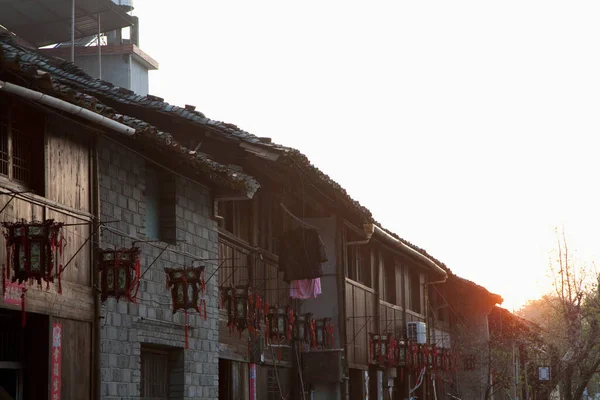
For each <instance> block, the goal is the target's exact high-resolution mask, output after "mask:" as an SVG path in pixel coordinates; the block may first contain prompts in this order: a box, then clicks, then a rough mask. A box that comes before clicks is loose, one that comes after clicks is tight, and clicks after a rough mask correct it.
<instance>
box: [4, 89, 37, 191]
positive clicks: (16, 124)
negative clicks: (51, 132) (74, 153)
mask: <svg viewBox="0 0 600 400" xmlns="http://www.w3.org/2000/svg"><path fill="white" fill-rule="evenodd" d="M44 131H45V120H44V115H43V114H42V113H40V112H39V111H38V110H37V109H35V108H34V107H31V106H29V105H26V104H23V103H19V102H16V101H11V102H9V101H8V99H0V176H4V177H7V178H8V179H9V180H11V181H14V182H17V183H19V184H21V185H24V186H26V187H28V188H30V189H33V190H34V191H35V192H36V193H37V194H39V195H43V194H44V193H43V192H44V176H45V168H44V134H45V132H44Z"/></svg>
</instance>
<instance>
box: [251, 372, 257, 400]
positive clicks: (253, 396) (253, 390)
mask: <svg viewBox="0 0 600 400" xmlns="http://www.w3.org/2000/svg"><path fill="white" fill-rule="evenodd" d="M250 400H256V364H250Z"/></svg>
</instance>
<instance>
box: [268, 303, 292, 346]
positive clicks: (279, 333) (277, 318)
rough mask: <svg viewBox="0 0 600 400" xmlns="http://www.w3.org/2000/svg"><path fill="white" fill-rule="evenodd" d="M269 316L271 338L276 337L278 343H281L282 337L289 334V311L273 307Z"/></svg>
mask: <svg viewBox="0 0 600 400" xmlns="http://www.w3.org/2000/svg"><path fill="white" fill-rule="evenodd" d="M267 318H268V321H269V336H270V339H271V340H273V339H275V340H277V343H280V342H281V341H282V338H285V337H286V335H287V327H288V313H287V312H286V311H285V310H284V309H283V308H281V307H271V309H270V310H269V314H268V316H267Z"/></svg>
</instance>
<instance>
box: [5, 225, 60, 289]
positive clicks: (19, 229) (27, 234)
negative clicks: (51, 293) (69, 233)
mask: <svg viewBox="0 0 600 400" xmlns="http://www.w3.org/2000/svg"><path fill="white" fill-rule="evenodd" d="M2 226H3V227H4V237H5V238H6V265H7V269H6V279H10V280H11V281H12V282H18V283H23V282H27V281H30V282H33V281H35V282H37V284H38V285H40V286H41V285H42V281H44V282H46V289H48V288H49V284H50V282H54V277H55V276H56V277H57V278H58V285H59V293H60V292H61V285H60V275H61V272H62V271H61V268H62V265H60V264H59V265H57V264H58V262H57V255H60V256H62V250H63V242H64V240H63V236H62V226H63V223H60V222H54V220H52V219H49V220H45V221H44V222H29V223H28V222H25V221H24V220H22V221H20V222H3V223H2ZM56 250H58V252H56ZM55 269H56V271H55ZM11 275H12V276H11Z"/></svg>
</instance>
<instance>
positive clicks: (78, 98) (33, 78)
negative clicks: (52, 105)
mask: <svg viewBox="0 0 600 400" xmlns="http://www.w3.org/2000/svg"><path fill="white" fill-rule="evenodd" d="M0 64H1V65H2V66H3V67H4V68H6V69H7V70H9V71H11V73H12V74H14V75H17V76H19V77H21V78H25V79H26V80H27V81H28V82H29V84H30V85H31V86H33V88H34V89H35V90H38V91H41V92H43V93H46V94H49V95H51V96H54V97H57V98H60V99H62V100H65V101H68V102H70V103H72V104H75V105H78V106H81V107H83V108H86V109H89V110H91V111H94V112H96V113H98V114H101V115H103V116H105V117H108V118H111V119H113V120H116V121H118V122H120V123H122V124H124V125H127V126H129V127H132V128H134V129H135V130H136V137H139V138H144V139H149V140H151V141H152V142H154V144H155V145H156V146H159V148H162V149H165V150H168V151H169V152H171V154H173V155H176V156H177V157H178V158H179V159H181V160H184V161H186V162H187V163H188V164H189V165H191V166H193V167H195V168H196V171H197V172H198V173H201V174H202V175H203V176H204V177H206V178H208V179H209V180H211V181H212V182H214V183H215V184H218V185H219V186H223V187H227V188H230V189H234V190H239V191H241V192H243V193H246V194H248V195H250V196H252V195H254V193H255V192H256V191H257V190H258V187H259V184H258V182H257V181H256V180H255V179H254V178H252V177H250V176H248V175H246V174H244V173H241V172H238V171H234V170H232V169H230V168H228V167H226V166H225V165H222V164H220V163H218V162H216V161H214V160H211V159H210V158H209V157H208V156H207V155H205V154H202V153H198V152H192V151H190V150H189V149H187V148H185V147H184V146H182V145H180V144H179V143H178V142H177V141H176V140H175V139H174V138H173V137H172V136H171V135H170V134H169V133H167V132H163V131H160V130H158V129H157V128H156V127H154V126H153V125H151V124H149V123H147V122H144V121H142V120H140V119H137V118H133V117H130V116H127V115H123V114H119V113H117V111H116V110H115V109H114V108H112V107H109V106H107V105H105V104H103V103H102V102H100V101H99V100H98V99H97V98H96V97H94V96H92V95H90V94H87V93H85V91H83V90H77V88H74V87H73V85H67V84H65V83H64V82H63V81H62V80H61V79H57V78H56V77H57V76H64V75H69V76H71V77H72V79H74V80H76V81H77V82H87V81H88V80H87V78H89V77H87V75H86V76H85V78H84V77H82V76H81V75H82V72H81V70H80V69H79V68H78V67H76V66H74V65H73V64H72V63H66V62H64V63H62V64H61V65H60V66H55V65H52V62H51V61H49V60H47V59H45V58H44V57H41V56H39V55H38V54H37V53H36V52H35V50H29V49H26V48H23V47H21V46H17V45H16V44H14V42H13V40H12V38H11V37H10V36H9V35H8V34H7V33H0ZM40 70H41V71H44V72H46V73H41V74H40ZM96 81H97V82H96V83H95V84H96V85H97V84H100V82H102V81H98V80H96Z"/></svg>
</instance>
